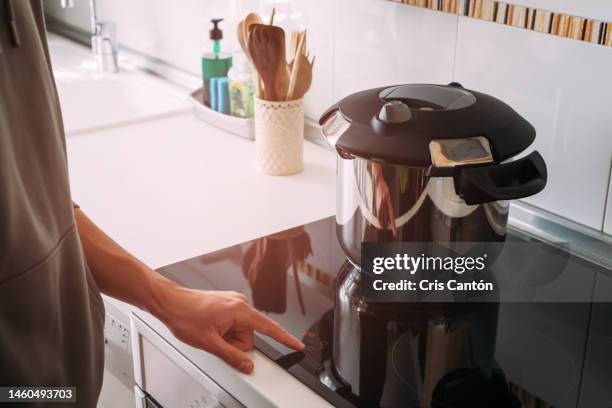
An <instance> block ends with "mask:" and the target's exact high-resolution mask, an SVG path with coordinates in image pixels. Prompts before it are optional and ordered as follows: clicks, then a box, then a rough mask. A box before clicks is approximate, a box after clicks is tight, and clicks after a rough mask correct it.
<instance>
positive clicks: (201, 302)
mask: <svg viewBox="0 0 612 408" xmlns="http://www.w3.org/2000/svg"><path fill="white" fill-rule="evenodd" d="M75 219H76V223H77V228H78V230H79V235H80V237H81V243H82V245H83V250H84V251H85V257H86V258H87V263H88V264H89V269H90V270H91V272H92V274H93V276H94V279H95V280H96V282H97V283H98V286H99V287H100V290H101V291H102V292H104V293H106V294H107V295H109V296H112V297H115V298H117V299H120V300H123V301H125V302H127V303H130V304H132V305H134V306H137V307H139V308H141V309H143V310H146V311H148V312H150V313H151V314H153V315H154V316H157V317H158V318H159V319H160V320H162V321H163V322H164V323H165V324H166V325H167V326H168V328H169V329H170V330H171V331H172V333H173V334H174V335H175V336H176V337H177V338H178V339H180V340H182V341H184V342H185V343H187V344H190V345H192V346H194V347H199V348H201V349H204V350H207V351H209V352H211V353H213V354H215V355H216V356H218V357H219V358H221V359H223V360H224V361H226V362H227V363H228V364H230V365H232V366H233V367H235V368H237V369H238V370H240V371H242V372H244V373H250V372H251V371H252V370H253V362H252V361H251V360H250V358H249V356H248V355H246V354H245V353H244V352H245V351H248V350H251V349H252V348H253V344H254V343H253V329H255V330H257V331H259V332H261V333H263V334H266V335H268V336H271V337H272V338H274V339H276V340H277V341H280V342H281V343H283V344H285V345H286V346H287V347H291V348H294V349H296V350H304V344H303V343H302V342H300V341H299V340H298V339H296V338H294V337H293V336H292V335H290V334H289V333H287V332H286V331H285V330H283V329H282V328H281V327H280V326H279V325H278V324H277V323H275V322H273V321H272V320H270V319H269V318H267V317H266V316H264V315H263V314H261V313H259V312H258V311H256V310H255V309H253V308H252V307H250V306H249V305H248V303H247V298H246V296H244V295H243V294H240V293H236V292H211V291H201V290H195V289H188V288H185V287H181V286H179V285H177V284H175V283H173V282H171V281H170V280H168V279H166V278H164V277H163V276H161V275H160V274H158V273H156V272H155V271H153V270H151V269H150V268H149V267H147V266H146V265H145V264H143V263H142V262H140V261H139V260H138V259H136V258H135V257H133V256H132V255H130V254H129V253H128V252H127V251H126V250H124V249H123V248H121V247H120V246H119V245H118V244H117V243H116V242H115V241H113V240H112V239H111V238H110V237H109V236H108V235H106V234H105V233H104V232H103V231H102V230H100V229H99V228H98V227H96V225H95V224H94V223H93V222H92V221H91V220H90V219H89V218H87V216H86V215H85V214H84V213H83V212H82V211H81V210H80V209H79V208H76V209H75Z"/></svg>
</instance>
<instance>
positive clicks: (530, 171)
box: [454, 151, 548, 205]
mask: <svg viewBox="0 0 612 408" xmlns="http://www.w3.org/2000/svg"><path fill="white" fill-rule="evenodd" d="M547 178H548V173H547V170H546V163H544V159H543V158H542V156H541V155H540V153H538V152H537V151H534V152H532V153H531V154H529V155H528V156H525V157H523V158H521V159H519V160H515V161H512V162H509V163H504V164H494V165H489V166H478V167H464V168H461V169H459V171H458V173H457V174H456V175H455V177H454V180H455V190H456V192H457V194H458V195H460V196H461V198H463V200H464V201H465V202H466V203H467V204H470V205H471V204H482V203H488V202H491V201H499V200H514V199H517V198H525V197H529V196H532V195H534V194H537V193H539V192H540V191H542V190H543V189H544V187H545V186H546V180H547Z"/></svg>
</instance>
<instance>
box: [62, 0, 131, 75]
mask: <svg viewBox="0 0 612 408" xmlns="http://www.w3.org/2000/svg"><path fill="white" fill-rule="evenodd" d="M61 7H62V8H73V7H74V0H61ZM89 17H90V26H91V50H92V51H93V53H94V56H95V57H96V60H97V61H98V66H99V67H100V70H101V71H102V72H110V73H116V72H119V63H118V62H117V50H118V48H119V47H118V46H117V29H116V27H115V23H113V22H112V21H100V20H99V19H98V7H97V1H96V0H89Z"/></svg>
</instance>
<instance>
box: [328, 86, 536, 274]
mask: <svg viewBox="0 0 612 408" xmlns="http://www.w3.org/2000/svg"><path fill="white" fill-rule="evenodd" d="M319 123H320V125H321V129H322V132H323V135H324V137H325V139H326V140H327V142H328V143H329V144H330V145H331V146H333V147H334V148H335V150H336V151H337V153H338V158H337V211H336V221H337V233H338V238H339V240H340V243H341V245H342V247H343V249H344V251H345V253H346V254H347V256H348V258H349V260H350V261H351V262H352V263H353V265H355V266H357V267H359V265H360V263H361V262H360V261H361V243H362V242H406V241H409V242H454V241H467V242H489V241H504V239H505V236H506V224H507V220H508V201H509V200H513V199H519V198H524V197H528V196H531V195H534V194H536V193H538V192H540V191H541V190H542V189H543V188H544V187H545V185H546V179H547V171H546V164H545V163H544V160H543V158H542V156H541V155H540V154H539V153H538V152H537V151H533V152H531V153H529V154H527V155H524V156H522V157H520V158H517V156H518V155H519V154H521V153H522V152H524V151H525V150H526V149H527V148H528V147H529V145H531V143H532V142H533V141H534V139H535V135H536V132H535V129H534V127H533V126H532V125H531V124H530V123H529V122H528V121H527V120H525V119H524V118H523V117H521V116H520V115H519V114H518V113H517V112H515V111H514V110H513V109H512V108H511V107H510V106H508V105H507V104H505V103H504V102H502V101H500V100H499V99H496V98H494V97H492V96H490V95H486V94H484V93H480V92H476V91H473V90H469V89H465V88H463V87H462V86H461V85H460V84H458V83H451V84H449V85H432V84H406V85H395V86H388V87H383V88H375V89H369V90H365V91H361V92H357V93H354V94H352V95H349V96H347V97H345V98H344V99H342V100H341V101H340V102H338V103H336V104H335V105H333V106H332V107H330V108H329V109H328V110H327V111H326V112H325V113H323V115H322V116H321V118H320V121H319Z"/></svg>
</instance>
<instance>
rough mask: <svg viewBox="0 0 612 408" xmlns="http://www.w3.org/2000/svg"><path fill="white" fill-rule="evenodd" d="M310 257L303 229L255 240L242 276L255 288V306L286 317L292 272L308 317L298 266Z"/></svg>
mask: <svg viewBox="0 0 612 408" xmlns="http://www.w3.org/2000/svg"><path fill="white" fill-rule="evenodd" d="M310 255H312V247H311V244H310V237H309V236H308V234H307V233H306V231H305V230H304V228H303V227H296V228H292V229H290V230H287V231H284V232H282V233H278V234H274V235H269V236H267V237H264V238H259V239H256V240H254V241H253V242H252V243H251V245H250V246H249V247H248V248H247V250H246V252H245V254H244V256H243V258H242V273H243V274H244V276H245V277H246V279H247V281H248V282H249V286H250V287H251V290H252V293H253V306H255V307H256V308H257V309H259V310H261V311H264V312H271V313H284V312H285V310H286V308H287V270H288V269H289V268H291V269H292V272H293V278H294V283H295V288H296V292H297V297H298V301H299V304H300V308H301V311H302V314H305V313H306V309H305V305H304V301H303V299H302V291H301V286H300V278H299V273H298V268H297V264H298V262H300V261H304V260H305V259H306V258H307V257H308V256H310Z"/></svg>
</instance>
